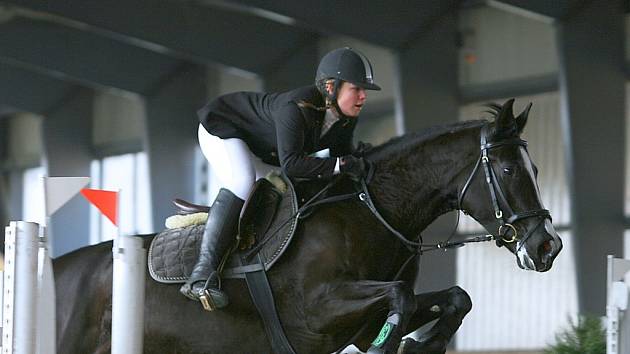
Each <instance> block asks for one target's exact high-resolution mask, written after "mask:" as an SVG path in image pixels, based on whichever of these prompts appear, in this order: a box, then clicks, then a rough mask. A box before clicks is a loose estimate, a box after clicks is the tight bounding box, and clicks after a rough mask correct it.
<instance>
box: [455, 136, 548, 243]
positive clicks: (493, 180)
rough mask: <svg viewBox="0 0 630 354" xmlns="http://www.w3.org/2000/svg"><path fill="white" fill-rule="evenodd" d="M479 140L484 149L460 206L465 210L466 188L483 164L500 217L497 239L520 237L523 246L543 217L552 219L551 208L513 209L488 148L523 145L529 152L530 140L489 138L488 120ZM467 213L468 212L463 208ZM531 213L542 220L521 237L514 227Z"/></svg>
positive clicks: (466, 184)
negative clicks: (509, 235) (515, 210)
mask: <svg viewBox="0 0 630 354" xmlns="http://www.w3.org/2000/svg"><path fill="white" fill-rule="evenodd" d="M480 143H481V153H480V154H479V159H477V162H476V164H475V167H474V168H473V170H472V172H471V173H470V176H468V179H467V180H466V183H465V184H464V187H463V188H462V190H461V192H460V193H459V197H458V198H457V206H458V209H459V210H462V211H464V209H463V207H462V202H463V200H464V196H465V195H466V191H468V187H469V186H470V183H471V181H472V180H473V178H474V176H475V174H476V173H477V170H478V169H479V166H480V165H481V166H483V170H484V173H485V175H486V184H487V185H488V189H489V191H490V199H491V201H492V207H493V208H494V217H495V218H496V219H497V220H498V221H499V229H498V234H499V237H500V238H499V239H498V240H497V242H499V241H501V242H503V243H512V242H515V241H519V243H520V246H519V248H520V247H522V246H523V244H525V242H526V241H527V239H529V237H530V236H531V235H532V234H533V232H534V231H535V230H536V229H538V227H539V226H540V225H541V224H542V223H543V221H544V220H546V219H549V221H551V215H550V214H549V210H547V209H534V210H528V211H523V212H514V210H512V208H511V207H510V203H509V202H508V200H507V198H505V194H504V193H503V189H502V188H501V185H500V184H499V180H498V179H497V176H496V174H495V172H494V169H493V168H492V161H491V160H490V158H489V157H488V152H489V150H490V149H493V148H498V147H501V146H508V145H512V146H513V145H516V146H522V147H523V148H525V151H526V152H527V142H526V141H525V140H522V139H520V138H510V139H505V140H501V141H496V142H488V124H485V125H484V126H483V127H482V128H481V134H480ZM527 157H528V158H529V152H527ZM501 205H503V210H505V211H506V213H504V212H503V210H502V209H501ZM464 213H466V212H465V211H464ZM508 215H509V216H508ZM531 217H538V218H540V221H539V222H538V224H537V225H536V227H533V228H531V229H530V230H529V231H528V232H527V233H526V234H525V236H523V237H522V238H519V237H518V231H517V230H516V228H515V227H514V223H515V222H516V221H518V220H522V219H527V218H531ZM510 230H511V231H512V233H513V234H512V237H510V238H508V237H506V236H507V234H508V232H509V231H510Z"/></svg>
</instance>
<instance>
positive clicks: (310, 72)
mask: <svg viewBox="0 0 630 354" xmlns="http://www.w3.org/2000/svg"><path fill="white" fill-rule="evenodd" d="M317 42H318V41H317V38H313V40H312V41H310V42H309V43H307V44H305V45H303V46H302V47H300V48H299V49H298V50H297V51H295V52H294V53H291V54H290V55H289V56H287V58H286V59H285V60H283V61H281V62H278V63H276V65H275V66H274V67H273V68H270V70H269V71H268V72H267V73H265V74H264V75H263V80H264V89H265V91H267V92H275V91H288V90H291V89H294V88H297V87H301V86H306V85H312V84H313V83H314V82H315V73H316V71H317V64H319V57H318V52H317Z"/></svg>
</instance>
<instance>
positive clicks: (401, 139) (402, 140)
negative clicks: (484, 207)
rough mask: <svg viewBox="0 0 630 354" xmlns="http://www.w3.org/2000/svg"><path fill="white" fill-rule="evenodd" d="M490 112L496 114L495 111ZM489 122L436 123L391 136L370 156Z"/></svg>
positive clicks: (394, 151)
mask: <svg viewBox="0 0 630 354" xmlns="http://www.w3.org/2000/svg"><path fill="white" fill-rule="evenodd" d="M492 108H494V107H492ZM489 113H492V114H495V113H494V112H489ZM487 122H488V121H487V120H485V119H479V120H466V121H458V122H454V123H447V124H442V125H436V126H432V127H429V128H427V129H423V130H420V131H417V132H412V133H408V134H404V135H401V136H398V137H394V138H391V139H390V140H388V141H386V142H385V143H383V144H381V145H378V146H376V147H374V149H372V150H371V151H370V157H371V158H374V159H378V158H379V157H381V156H396V155H397V154H399V153H401V152H404V151H407V150H408V149H410V148H413V147H416V146H418V145H421V144H423V143H426V142H428V141H431V140H433V139H435V138H437V137H440V136H443V135H444V134H447V133H456V132H459V131H462V130H466V129H470V128H476V127H481V126H482V125H484V124H486V123H487Z"/></svg>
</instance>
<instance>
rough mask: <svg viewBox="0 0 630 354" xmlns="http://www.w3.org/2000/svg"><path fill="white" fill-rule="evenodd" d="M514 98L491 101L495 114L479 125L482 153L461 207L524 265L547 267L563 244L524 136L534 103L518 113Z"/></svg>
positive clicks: (530, 268)
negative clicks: (546, 206) (498, 102)
mask: <svg viewBox="0 0 630 354" xmlns="http://www.w3.org/2000/svg"><path fill="white" fill-rule="evenodd" d="M513 103H514V99H511V100H509V101H507V102H506V103H505V104H504V105H503V106H498V105H492V106H490V107H491V108H493V110H494V111H495V112H493V113H495V115H496V118H495V122H494V123H490V124H487V125H485V126H484V127H483V128H481V131H480V136H479V146H480V148H481V149H480V151H481V152H480V156H479V159H478V160H477V163H476V165H475V168H474V170H473V171H472V172H471V174H470V175H468V178H467V180H466V181H465V184H464V185H463V187H462V189H461V192H460V196H459V207H460V209H461V210H463V211H465V212H466V213H468V214H469V215H471V216H472V217H473V218H475V219H476V220H477V221H478V222H479V223H481V224H482V225H483V226H484V227H485V228H486V229H487V230H488V232H490V233H491V234H492V235H494V236H495V238H496V239H497V245H498V246H506V248H507V249H509V250H510V251H511V252H512V253H514V254H515V255H516V258H517V263H518V265H519V266H520V267H521V268H523V269H528V270H536V271H539V272H545V271H547V270H549V269H550V268H551V266H552V264H553V261H554V259H555V258H556V256H557V255H558V253H559V252H560V250H561V249H562V241H561V240H560V237H558V234H557V233H556V231H555V230H554V227H553V225H552V223H551V216H550V215H549V211H547V210H546V209H544V207H543V204H542V201H541V198H540V191H539V189H538V184H537V182H536V177H537V173H538V171H537V169H536V166H535V165H534V163H533V162H532V161H531V158H530V156H529V153H528V152H527V143H526V142H525V141H524V140H522V139H521V138H520V135H521V133H522V132H523V129H524V127H525V124H526V122H527V116H528V114H529V109H530V108H531V104H530V105H529V106H528V107H527V108H526V109H525V111H523V112H522V113H521V114H520V115H518V117H514V114H513V111H512V104H513Z"/></svg>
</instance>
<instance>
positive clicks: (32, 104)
mask: <svg viewBox="0 0 630 354" xmlns="http://www.w3.org/2000/svg"><path fill="white" fill-rule="evenodd" d="M73 87H74V86H73V85H71V84H69V83H67V82H64V81H62V80H59V79H56V78H53V77H48V76H46V75H42V74H39V73H36V72H33V71H30V70H25V69H22V68H20V67H16V66H13V65H8V64H5V63H2V62H1V61H0V104H3V105H5V106H9V107H13V108H15V109H16V110H22V111H26V112H32V113H36V114H44V113H45V112H46V111H47V110H48V109H50V108H51V107H52V106H53V105H55V104H56V103H57V102H59V100H61V99H62V98H63V97H65V96H66V95H67V94H68V92H70V91H71V90H72V89H73Z"/></svg>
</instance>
